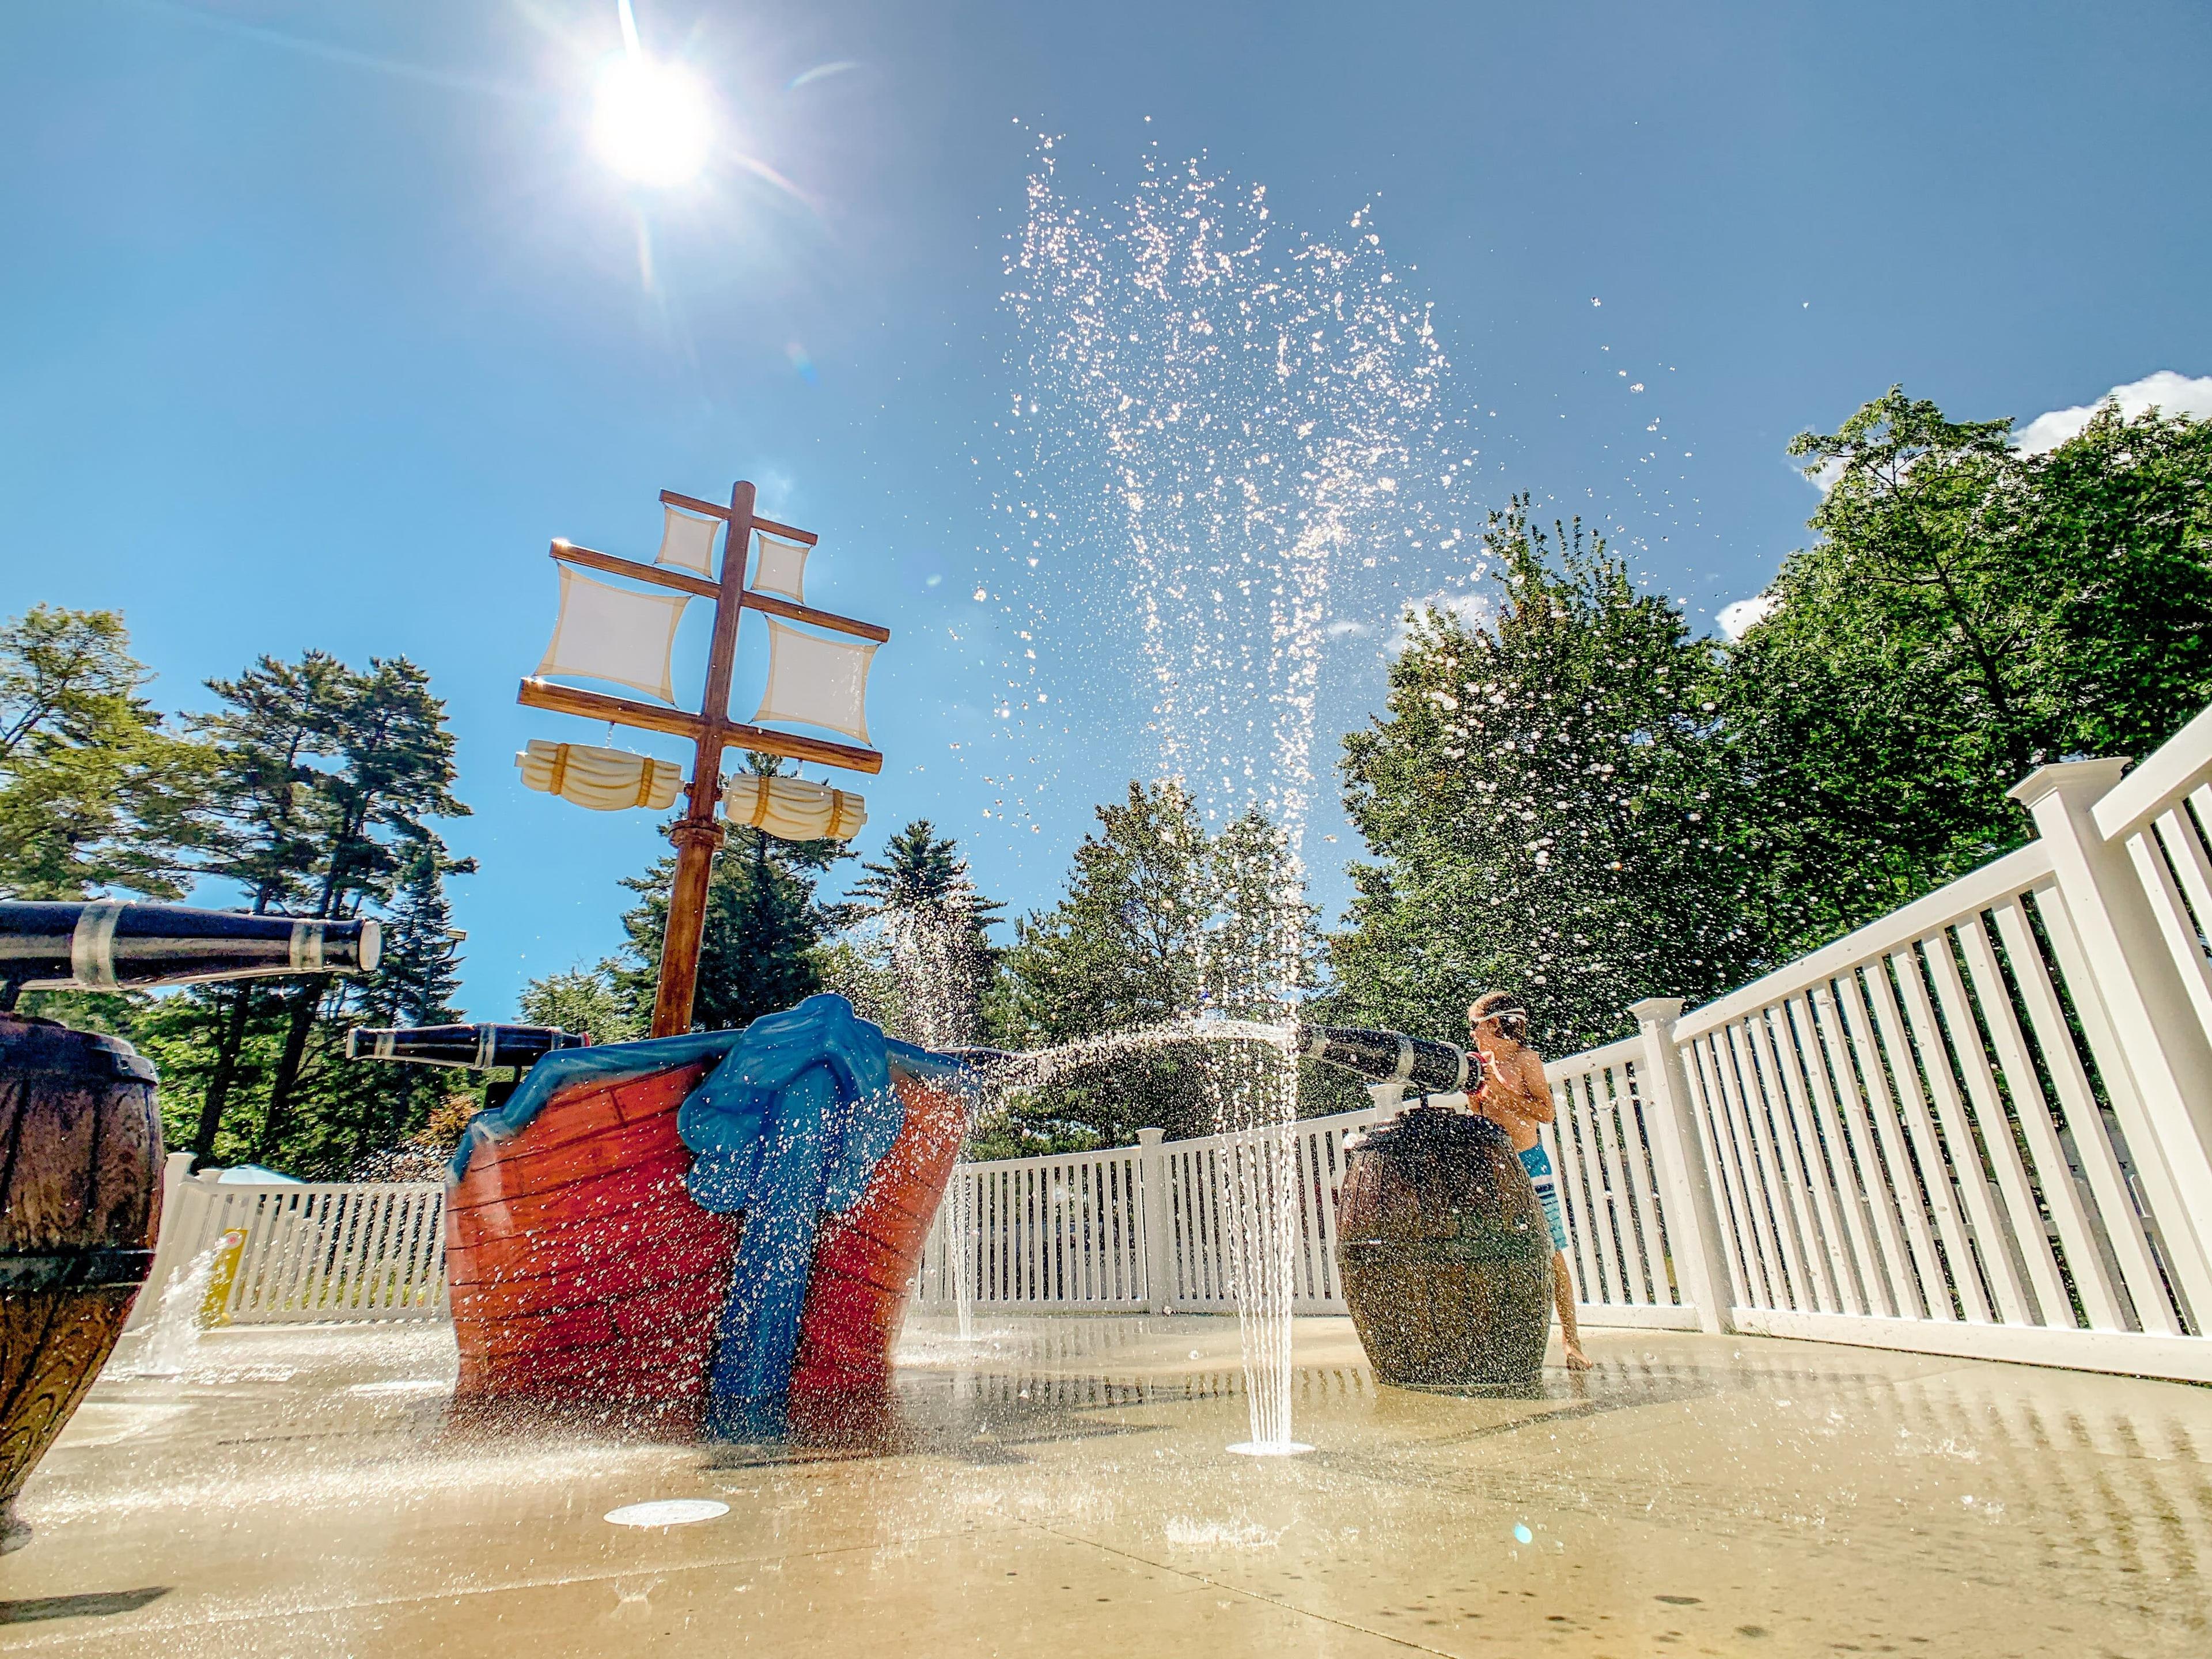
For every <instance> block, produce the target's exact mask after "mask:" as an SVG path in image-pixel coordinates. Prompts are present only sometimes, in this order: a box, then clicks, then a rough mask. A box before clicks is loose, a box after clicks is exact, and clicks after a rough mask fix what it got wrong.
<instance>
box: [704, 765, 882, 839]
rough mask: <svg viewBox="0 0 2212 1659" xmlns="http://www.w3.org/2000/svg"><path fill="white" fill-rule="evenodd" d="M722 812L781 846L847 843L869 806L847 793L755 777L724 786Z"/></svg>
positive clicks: (864, 820) (751, 774)
mask: <svg viewBox="0 0 2212 1659" xmlns="http://www.w3.org/2000/svg"><path fill="white" fill-rule="evenodd" d="M722 811H723V814H724V816H726V817H727V818H728V819H729V820H730V822H731V823H750V824H751V825H752V826H753V827H754V828H756V829H765V830H767V831H768V832H769V834H770V835H771V836H777V837H779V838H780V839H781V840H784V841H850V840H851V839H852V838H853V837H854V836H856V835H858V834H860V829H861V828H862V827H863V826H864V825H865V824H866V823H867V821H868V803H867V802H866V801H865V800H863V799H861V798H860V796H858V795H856V794H854V793H851V792H850V791H849V790H845V789H832V788H830V787H829V785H827V784H823V783H809V782H807V781H805V779H803V778H778V777H763V776H761V775H759V774H758V773H757V772H740V773H739V774H738V775H737V776H736V777H734V778H732V779H731V780H730V781H729V782H728V783H727V784H726V785H725V786H723V789H722Z"/></svg>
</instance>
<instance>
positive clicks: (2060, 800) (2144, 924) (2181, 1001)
mask: <svg viewBox="0 0 2212 1659" xmlns="http://www.w3.org/2000/svg"><path fill="white" fill-rule="evenodd" d="M2126 764H2127V763H2126V762H2125V761H2124V760H2120V759H2105V760H2085V761H2063V762H2059V763H2056V764H2054V765H2051V766H2041V767H2038V768H2037V769H2035V770H2034V771H2033V772H2031V773H2029V774H2028V775H2027V777H2025V778H2023V779H2021V781H2020V782H2018V783H2016V784H2015V785H2014V786H2013V787H2012V790H2011V794H2012V798H2013V799H2015V800H2016V801H2018V802H2019V803H2020V804H2021V805H2022V806H2024V807H2026V808H2027V811H2028V812H2029V814H2030V816H2032V817H2033V818H2034V820H2035V829H2036V833H2037V835H2038V836H2040V837H2041V838H2042V840H2043V842H2044V844H2045V846H2047V847H2048V848H2050V849H2051V870H2052V872H2053V873H2054V874H2055V875H2056V876H2057V879H2058V895H2059V897H2060V899H2061V900H2062V902H2063V903H2064V904H2065V907H2066V914H2067V915H2068V916H2069V918H2071V919H2072V921H2073V923H2074V932H2075V935H2076V937H2077V938H2078V939H2080V941H2081V954H2082V955H2083V957H2086V958H2087V962H2088V966H2089V977H2090V978H2091V979H2092V980H2093V981H2094V983H2093V985H2092V986H2084V987H2079V988H2078V990H2077V995H2078V994H2084V993H2086V994H2093V995H2094V996H2095V997H2096V999H2097V1000H2098V1001H2099V1002H2100V1004H2102V1006H2103V1008H2104V1011H2105V1014H2106V1018H2107V1019H2108V1020H2109V1021H2110V1023H2111V1026H2112V1036H2113V1038H2114V1041H2115V1045H2116V1046H2117V1047H2118V1049H2119V1052H2118V1054H2099V1055H2098V1056H2097V1062H2098V1067H2099V1069H2100V1071H2101V1072H2102V1073H2104V1075H2105V1079H2106V1088H2107V1090H2108V1091H2110V1093H2111V1096H2112V1109H2113V1111H2114V1112H2115V1114H2117V1115H2118V1117H2119V1120H2120V1127H2121V1129H2122V1132H2123V1133H2125V1134H2126V1136H2127V1138H2128V1144H2129V1146H2130V1150H2131V1151H2133V1152H2135V1154H2136V1161H2137V1164H2138V1167H2139V1169H2140V1170H2141V1173H2142V1176H2143V1179H2144V1183H2145V1185H2146V1187H2147V1188H2148V1197H2149V1199H2150V1203H2151V1209H2152V1212H2153V1213H2154V1215H2156V1216H2157V1218H2158V1220H2159V1224H2160V1230H2161V1231H2162V1232H2163V1233H2164V1235H2165V1237H2166V1243H2167V1244H2168V1245H2169V1247H2170V1248H2171V1249H2172V1253H2173V1255H2175V1256H2176V1257H2178V1258H2179V1260H2177V1261H2176V1262H2175V1263H2174V1267H2175V1270H2176V1272H2177V1273H2178V1274H2179V1278H2180V1279H2181V1282H2182V1284H2183V1285H2184V1287H2185V1289H2186V1291H2187V1292H2188V1295H2189V1299H2190V1301H2191V1304H2192V1306H2193V1309H2194V1311H2195V1313H2196V1316H2197V1320H2198V1321H2199V1322H2200V1323H2202V1322H2206V1321H2208V1320H2212V1045H2208V1044H2207V1042H2206V1040H2205V1035H2204V1030H2203V1025H2202V1024H2200V1023H2199V1022H2198V1020H2197V1012H2196V1009H2195V1008H2194V1007H2193V1006H2191V1003H2190V1000H2189V993H2188V990H2187V988H2186V987H2185V986H2184V985H2183V984H2182V982H2181V979H2180V975H2179V974H2178V973H2177V972H2176V971H2175V969H2174V963H2173V958H2172V955H2171V953H2169V952H2168V951H2167V950H2166V941H2165V939H2164V938H2163V937H2162V936H2161V935H2160V932H2159V927H2158V920H2157V918H2156V917H2155V916H2154V915H2153V914H2152V913H2151V908H2150V898H2149V895H2148V894H2147V893H2145V892H2144V891H2143V887H2142V878H2141V877H2140V876H2139V875H2138V874H2137V873H2136V868H2135V865H2134V861H2133V860H2131V859H2130V858H2129V856H2128V854H2127V853H2126V851H2125V850H2124V848H2118V847H2115V846H2113V845H2112V842H2108V841H2106V839H2105V837H2104V836H2103V834H2102V833H2101V832H2100V830H2099V829H2098V828H2097V823H2096V819H2095V818H2094V817H2093V816H2092V809H2093V807H2094V806H2095V805H2096V804H2097V801H2098V799H2100V797H2101V796H2103V795H2104V794H2106V793H2107V792H2109V791H2110V790H2111V788H2112V786H2113V785H2114V784H2115V783H2117V782H2118V781H2119V777H2120V772H2121V769H2123V768H2124V766H2125V765H2126ZM2129 1085H2132V1087H2130V1086H2129Z"/></svg>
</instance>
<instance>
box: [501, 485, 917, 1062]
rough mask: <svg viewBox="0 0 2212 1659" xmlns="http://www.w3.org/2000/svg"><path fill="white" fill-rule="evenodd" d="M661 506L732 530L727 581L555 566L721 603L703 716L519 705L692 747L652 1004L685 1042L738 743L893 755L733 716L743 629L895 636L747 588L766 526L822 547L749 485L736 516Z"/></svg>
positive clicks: (600, 706)
mask: <svg viewBox="0 0 2212 1659" xmlns="http://www.w3.org/2000/svg"><path fill="white" fill-rule="evenodd" d="M660 499H661V501H663V502H664V503H665V504H666V505H668V506H670V507H681V508H684V510H686V511H689V512H693V513H704V514H710V515H712V516H713V517H714V518H717V519H720V520H723V521H724V522H725V523H726V525H727V526H728V530H727V532H726V534H725V535H724V537H723V540H722V572H721V577H720V580H716V581H709V580H707V579H706V578H704V577H702V576H694V575H690V574H686V573H685V572H683V571H678V570H670V569H666V568H662V567H659V566H656V565H646V564H640V563H638V562H635V560H631V559H620V558H616V557H614V556H611V555H610V554H605V553H598V552H594V551H592V550H591V549H590V548H587V547H578V546H575V545H574V544H572V543H568V542H561V541H556V542H555V543H554V544H553V549H552V554H553V557H554V559H555V560H556V561H557V562H561V563H563V564H573V565H580V566H581V567H583V568H586V569H588V570H604V571H606V572H608V573H610V574H614V575H619V576H627V577H629V578H630V579H631V580H635V581H641V582H647V583H650V584H652V585H653V586H657V587H671V588H674V589H676V590H677V591H678V592H683V593H690V594H692V595H694V596H695V597H697V598H700V599H713V600H714V636H713V641H712V643H711V644H709V646H708V650H707V689H706V695H705V696H704V698H703V699H702V702H701V703H700V707H699V712H698V713H697V714H690V713H687V712H686V711H684V710H683V709H680V708H655V707H653V705H652V704H650V703H642V702H637V701H635V699H633V698H629V697H615V696H608V695H607V694H606V693H605V692H603V691H586V690H583V689H581V688H580V687H578V686H572V685H556V684H553V683H552V682H551V681H550V680H542V679H538V678H530V679H526V680H525V681H523V683H522V690H520V693H518V694H517V696H516V698H515V701H516V702H520V703H523V704H525V705H526V706H527V707H530V708H544V709H550V710H551V711H553V712H554V713H556V714H580V715H582V716H584V717H585V718H586V719H590V720H609V721H613V722H616V723H618V724H621V725H623V726H639V727H641V728H643V729H644V730H646V731H648V732H666V733H668V734H670V735H671V736H675V737H684V738H690V739H691V742H692V746H693V761H692V766H691V781H690V784H689V785H688V786H686V793H688V794H689V796H690V800H689V803H688V805H686V807H685V809H684V816H683V817H681V818H679V819H678V820H677V821H676V823H674V824H673V825H672V826H671V828H670V829H669V831H668V839H669V840H670V841H671V842H674V843H675V844H676V880H675V884H674V885H673V886H672V887H671V889H670V890H669V895H668V921H667V926H666V928H665V931H664V932H663V933H662V935H661V944H660V983H659V989H658V990H657V992H656V993H655V994H654V997H653V1036H657V1037H659V1036H680V1035H681V1034H682V1033H684V1032H686V1031H689V1030H690V1029H691V1008H692V1004H693V1003H694V1001H695V1000H696V998H697V994H698V987H699V945H700V940H701V939H702V936H703V935H704V933H705V931H706V924H707V889H708V883H709V880H710V878H712V876H713V874H714V854H715V853H716V851H717V850H719V849H720V847H721V845H722V842H723V837H724V832H723V829H722V826H721V825H720V823H717V822H716V820H715V817H714V809H715V807H716V806H717V805H720V801H721V795H722V750H724V749H725V748H726V747H732V746H735V747H738V748H743V749H750V750H757V751H758V752H760V753H762V754H767V755H781V756H784V757H787V758H789V759H793V760H808V761H818V762H821V763H824V764H826V765H829V766H842V767H848V768H850V769H853V770H854V771H859V772H880V771H882V770H883V768H884V757H883V756H882V755H880V754H878V752H877V751H876V750H872V749H863V748H860V747H858V746H857V745H854V744H844V743H832V742H830V741H829V740H828V739H826V738H806V737H800V736H799V735H798V734H797V733H796V732H771V731H769V730H767V729H766V728H765V727H763V726H753V725H750V724H748V723H746V722H744V721H740V720H732V719H731V718H730V676H731V673H732V670H733V669H734V667H735V665H736V662H737V654H738V622H739V620H740V619H741V618H742V617H744V613H745V612H746V611H763V612H764V613H766V614H768V615H769V616H775V617H788V618H789V619H790V620H792V621H793V622H803V623H811V624H812V625H814V626H815V627H817V628H826V629H831V630H832V631H834V632H836V633H840V634H851V635H857V636H859V637H860V638H861V639H865V640H872V641H876V642H877V643H878V644H881V643H883V642H884V641H888V640H889V639H890V629H887V628H884V627H880V626H878V624H876V623H864V622H859V621H856V620H854V618H853V617H840V616H838V615H836V613H834V612H832V611H817V610H816V609H815V608H814V607H813V606H812V605H799V604H797V603H795V602H793V601H792V600H790V599H781V598H779V597H777V596H776V595H775V594H771V593H755V592H751V591H750V590H749V589H748V588H747V587H746V586H745V568H746V566H747V565H748V564H749V563H750V562H751V554H752V539H753V532H754V531H755V530H756V529H758V530H760V531H763V532H766V533H767V534H769V535H771V536H777V537H781V538H785V539H787V540H790V541H796V542H804V543H805V544H807V545H809V546H811V545H812V544H813V543H814V539H815V538H814V537H813V536H812V535H811V533H810V532H806V531H804V530H795V529H793V528H792V526H789V525H784V524H778V523H776V522H775V520H770V519H763V518H759V517H757V516H756V515H755V513H754V512H753V486H752V485H751V484H750V483H746V482H745V481H744V480H743V479H739V480H738V482H737V483H734V484H732V485H731V486H730V504H729V505H728V506H727V507H717V506H715V505H714V503H713V502H711V501H700V500H698V499H697V498H696V496H691V495H678V494H676V492H675V491H673V490H668V489H664V490H662V491H661V492H660Z"/></svg>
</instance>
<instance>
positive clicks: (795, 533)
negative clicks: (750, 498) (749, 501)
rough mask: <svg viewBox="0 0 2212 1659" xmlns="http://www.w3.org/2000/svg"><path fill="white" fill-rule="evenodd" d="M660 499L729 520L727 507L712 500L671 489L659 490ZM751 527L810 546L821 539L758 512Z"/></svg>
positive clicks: (709, 515)
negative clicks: (702, 499) (703, 499)
mask: <svg viewBox="0 0 2212 1659" xmlns="http://www.w3.org/2000/svg"><path fill="white" fill-rule="evenodd" d="M660 499H661V501H662V502H663V503H664V504H665V505H666V506H669V507H682V508H683V509H684V511H685V512H686V513H705V514H707V515H708V517H709V518H714V519H720V520H723V521H724V522H725V523H727V522H728V520H729V517H730V509H729V508H728V507H717V506H715V505H714V502H712V501H701V500H700V499H699V498H698V497H697V496H696V495H678V494H677V493H676V492H675V491H674V490H672V489H664V490H662V491H661V492H660ZM753 528H754V529H756V530H765V531H766V532H768V533H769V535H771V536H780V537H781V538H783V539H784V540H785V541H787V542H805V544H807V545H808V546H809V547H812V546H813V545H814V544H816V543H817V542H819V541H820V540H821V539H822V538H820V537H819V536H817V535H816V534H815V533H814V532H812V531H811V530H794V529H793V528H792V527H791V526H789V525H787V524H778V523H777V522H776V521H775V520H774V519H763V518H762V517H761V516H760V515H759V514H758V513H755V514H754V515H753Z"/></svg>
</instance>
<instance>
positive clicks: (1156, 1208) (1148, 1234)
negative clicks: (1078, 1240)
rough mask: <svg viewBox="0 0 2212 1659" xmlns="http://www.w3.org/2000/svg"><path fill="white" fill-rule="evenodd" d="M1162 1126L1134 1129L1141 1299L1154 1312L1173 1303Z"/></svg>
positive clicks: (1166, 1310) (1172, 1250) (1172, 1224)
mask: <svg viewBox="0 0 2212 1659" xmlns="http://www.w3.org/2000/svg"><path fill="white" fill-rule="evenodd" d="M1166 1133H1167V1131H1166V1130H1164V1129H1139V1130H1138V1131H1137V1165H1138V1170H1137V1195H1138V1197H1139V1198H1140V1199H1141V1200H1143V1201H1144V1206H1145V1299H1146V1301H1147V1302H1148V1303H1150V1304H1152V1311H1153V1312H1154V1313H1157V1314H1164V1313H1172V1312H1173V1311H1174V1303H1175V1293H1174V1287H1175V1233H1174V1227H1175V1222H1174V1220H1173V1218H1172V1217H1171V1216H1170V1213H1169V1212H1170V1206H1169V1203H1168V1155H1167V1152H1166V1150H1165V1149H1164V1147H1162V1146H1161V1145H1160V1141H1161V1139H1163V1138H1164V1136H1165V1135H1166Z"/></svg>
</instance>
